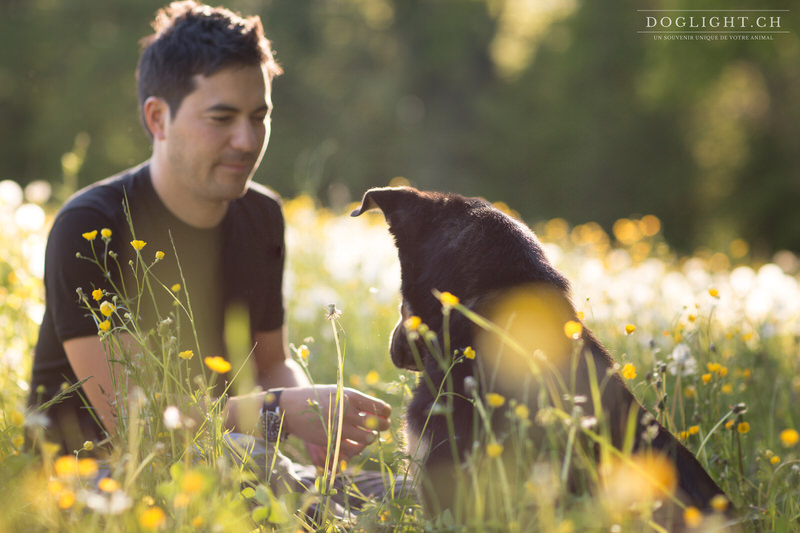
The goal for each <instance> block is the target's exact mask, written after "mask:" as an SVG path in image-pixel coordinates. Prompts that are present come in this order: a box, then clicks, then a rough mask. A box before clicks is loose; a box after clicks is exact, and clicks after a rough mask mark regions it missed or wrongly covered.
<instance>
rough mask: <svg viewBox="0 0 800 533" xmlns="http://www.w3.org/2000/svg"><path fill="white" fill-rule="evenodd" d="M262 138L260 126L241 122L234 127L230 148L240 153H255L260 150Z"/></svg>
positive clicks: (245, 121)
mask: <svg viewBox="0 0 800 533" xmlns="http://www.w3.org/2000/svg"><path fill="white" fill-rule="evenodd" d="M262 141H263V136H262V135H261V127H260V124H253V122H252V121H250V120H242V121H240V122H239V123H238V124H237V125H236V129H235V130H234V132H233V135H232V137H231V147H232V148H234V149H236V150H238V151H240V152H256V151H258V150H259V148H261V142H262Z"/></svg>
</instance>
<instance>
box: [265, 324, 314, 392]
mask: <svg viewBox="0 0 800 533" xmlns="http://www.w3.org/2000/svg"><path fill="white" fill-rule="evenodd" d="M254 341H255V348H254V350H253V360H254V361H255V364H256V382H257V383H258V384H259V385H261V387H262V388H263V389H264V390H267V389H270V388H276V387H302V386H304V385H309V384H310V383H309V381H308V378H307V377H306V375H305V373H304V372H303V369H302V368H300V365H298V364H297V362H296V361H294V360H293V359H291V357H289V346H288V341H287V333H286V326H282V327H280V328H278V329H274V330H272V331H256V332H255V334H254Z"/></svg>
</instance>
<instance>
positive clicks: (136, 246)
mask: <svg viewBox="0 0 800 533" xmlns="http://www.w3.org/2000/svg"><path fill="white" fill-rule="evenodd" d="M131 246H133V249H134V250H136V251H137V252H138V251H140V250H141V249H142V248H144V247H145V246H147V243H146V242H144V241H140V240H139V239H135V240H133V241H131Z"/></svg>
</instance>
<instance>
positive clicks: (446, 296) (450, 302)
mask: <svg viewBox="0 0 800 533" xmlns="http://www.w3.org/2000/svg"><path fill="white" fill-rule="evenodd" d="M439 299H440V300H441V301H442V305H443V306H444V307H445V308H450V307H453V306H454V305H457V304H458V302H459V300H458V296H455V295H454V294H451V293H449V292H443V293H442V294H441V296H440V297H439Z"/></svg>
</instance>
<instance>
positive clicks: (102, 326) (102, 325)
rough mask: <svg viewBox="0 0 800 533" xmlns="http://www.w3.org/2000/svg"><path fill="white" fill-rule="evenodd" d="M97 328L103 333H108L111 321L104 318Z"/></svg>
mask: <svg viewBox="0 0 800 533" xmlns="http://www.w3.org/2000/svg"><path fill="white" fill-rule="evenodd" d="M97 329H99V330H100V332H101V333H106V332H108V330H110V329H111V322H109V321H108V320H103V321H102V322H100V323H99V324H97Z"/></svg>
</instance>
